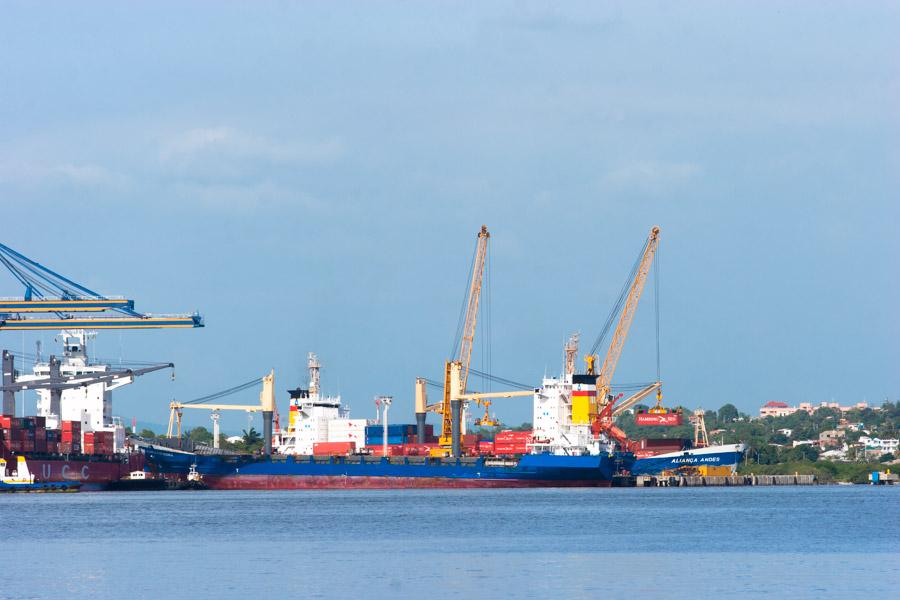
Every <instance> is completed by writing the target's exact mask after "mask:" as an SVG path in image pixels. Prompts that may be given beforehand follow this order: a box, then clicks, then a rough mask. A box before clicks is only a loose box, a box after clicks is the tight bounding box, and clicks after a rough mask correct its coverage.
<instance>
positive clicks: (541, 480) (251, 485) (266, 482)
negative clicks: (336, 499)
mask: <svg viewBox="0 0 900 600" xmlns="http://www.w3.org/2000/svg"><path fill="white" fill-rule="evenodd" d="M143 450H144V454H145V455H146V458H147V463H148V465H149V466H150V468H151V469H152V470H153V471H154V472H157V473H160V474H162V475H164V476H167V477H174V478H177V479H182V478H184V477H186V476H187V473H188V471H189V470H190V468H191V465H196V469H197V472H198V473H200V474H201V475H202V476H203V482H204V483H205V484H206V485H208V486H209V487H210V488H213V489H328V488H456V487H608V486H610V485H611V484H612V479H613V475H614V474H615V473H617V472H619V471H622V470H627V469H628V468H629V467H630V466H631V464H632V462H633V461H634V457H633V455H631V454H629V453H617V454H614V455H608V454H602V455H599V456H557V455H552V454H526V455H524V456H522V457H521V458H520V459H518V460H499V459H491V458H484V457H482V458H472V459H450V458H444V459H438V458H419V457H394V458H390V459H389V458H375V457H370V456H348V457H343V456H341V457H309V456H296V457H295V456H276V457H273V458H270V459H267V458H261V457H250V456H221V455H201V454H193V453H187V452H179V451H173V450H169V449H164V448H159V447H145V448H144V449H143Z"/></svg>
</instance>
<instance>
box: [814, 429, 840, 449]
mask: <svg viewBox="0 0 900 600" xmlns="http://www.w3.org/2000/svg"><path fill="white" fill-rule="evenodd" d="M843 440H844V432H843V431H840V430H838V429H828V430H826V431H823V432H821V433H820V434H819V446H820V447H821V448H823V449H824V448H834V447H836V446H841V445H842V444H843Z"/></svg>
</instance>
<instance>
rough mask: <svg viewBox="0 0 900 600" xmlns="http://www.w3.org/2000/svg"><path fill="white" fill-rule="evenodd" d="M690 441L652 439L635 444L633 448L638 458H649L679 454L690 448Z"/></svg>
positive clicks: (681, 439) (682, 439)
mask: <svg viewBox="0 0 900 600" xmlns="http://www.w3.org/2000/svg"><path fill="white" fill-rule="evenodd" d="M689 442H690V440H687V439H684V438H655V439H653V438H651V439H644V440H639V441H638V442H635V443H633V444H632V446H631V451H632V452H634V456H635V457H636V458H649V457H651V456H656V455H657V454H668V453H669V452H678V451H679V450H683V449H685V448H686V447H687V446H688V443H689Z"/></svg>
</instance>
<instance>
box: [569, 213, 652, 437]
mask: <svg viewBox="0 0 900 600" xmlns="http://www.w3.org/2000/svg"><path fill="white" fill-rule="evenodd" d="M658 246H659V227H653V228H652V229H651V230H650V235H649V236H648V238H647V242H646V244H645V245H644V251H643V254H642V255H641V259H640V262H639V263H638V265H637V268H636V270H635V274H634V279H633V280H632V282H631V286H630V288H629V290H628V296H627V300H626V301H625V306H624V308H623V309H622V314H621V315H620V317H619V323H618V325H617V326H616V331H615V333H614V334H613V338H612V342H610V345H609V350H608V351H607V353H606V358H605V359H604V361H603V367H602V368H601V369H600V373H599V375H597V395H596V397H595V398H591V397H590V396H576V397H574V398H573V404H572V415H573V418H572V420H573V422H577V421H576V419H577V418H578V417H579V416H580V417H581V418H582V419H584V418H585V417H586V418H587V420H588V422H590V423H591V426H592V429H593V430H594V433H595V434H597V433H601V432H602V433H606V434H609V435H611V436H612V437H614V438H615V439H617V440H618V441H619V442H620V443H625V441H626V439H625V435H624V433H623V432H622V431H621V430H619V429H618V428H617V427H616V426H615V425H614V423H613V403H614V401H613V400H611V399H610V395H609V392H610V387H611V384H612V378H613V374H615V372H616V366H617V365H618V363H619V357H620V356H621V355H622V348H623V347H624V345H625V339H626V338H627V337H628V330H629V328H630V327H631V322H632V320H633V319H634V314H635V311H636V310H637V306H638V302H639V301H640V299H641V294H642V293H643V291H644V283H645V282H646V281H647V276H648V275H649V273H650V267H651V266H652V264H653V257H654V256H655V255H656V249H657V247H658ZM585 360H586V362H587V372H588V374H589V375H594V374H595V373H594V364H595V362H596V356H594V355H593V354H591V355H590V356H587V357H585ZM650 387H652V388H654V389H655V390H656V392H657V398H658V400H661V398H662V394H661V388H660V387H659V382H656V383H655V384H654V385H653V386H650ZM650 387H648V388H645V390H642V392H639V394H640V393H643V392H646V393H650V391H652V390H650ZM648 390H650V391H648ZM644 395H646V394H644ZM642 397H643V396H642ZM630 400H631V399H629V401H630ZM576 402H578V403H588V405H587V406H580V407H576ZM635 402H636V401H635ZM657 403H659V402H657Z"/></svg>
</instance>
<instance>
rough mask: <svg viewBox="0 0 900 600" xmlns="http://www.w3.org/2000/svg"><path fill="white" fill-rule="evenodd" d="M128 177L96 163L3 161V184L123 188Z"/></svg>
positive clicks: (0, 179)
mask: <svg viewBox="0 0 900 600" xmlns="http://www.w3.org/2000/svg"><path fill="white" fill-rule="evenodd" d="M127 182H128V177H126V176H125V175H122V174H121V173H116V172H114V171H111V170H109V169H107V168H105V167H102V166H100V165H96V164H90V163H86V164H76V163H68V162H66V163H58V164H54V163H42V162H37V161H0V183H11V184H17V185H26V186H35V185H37V186H40V185H76V186H81V187H119V186H122V185H124V184H125V183H127Z"/></svg>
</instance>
